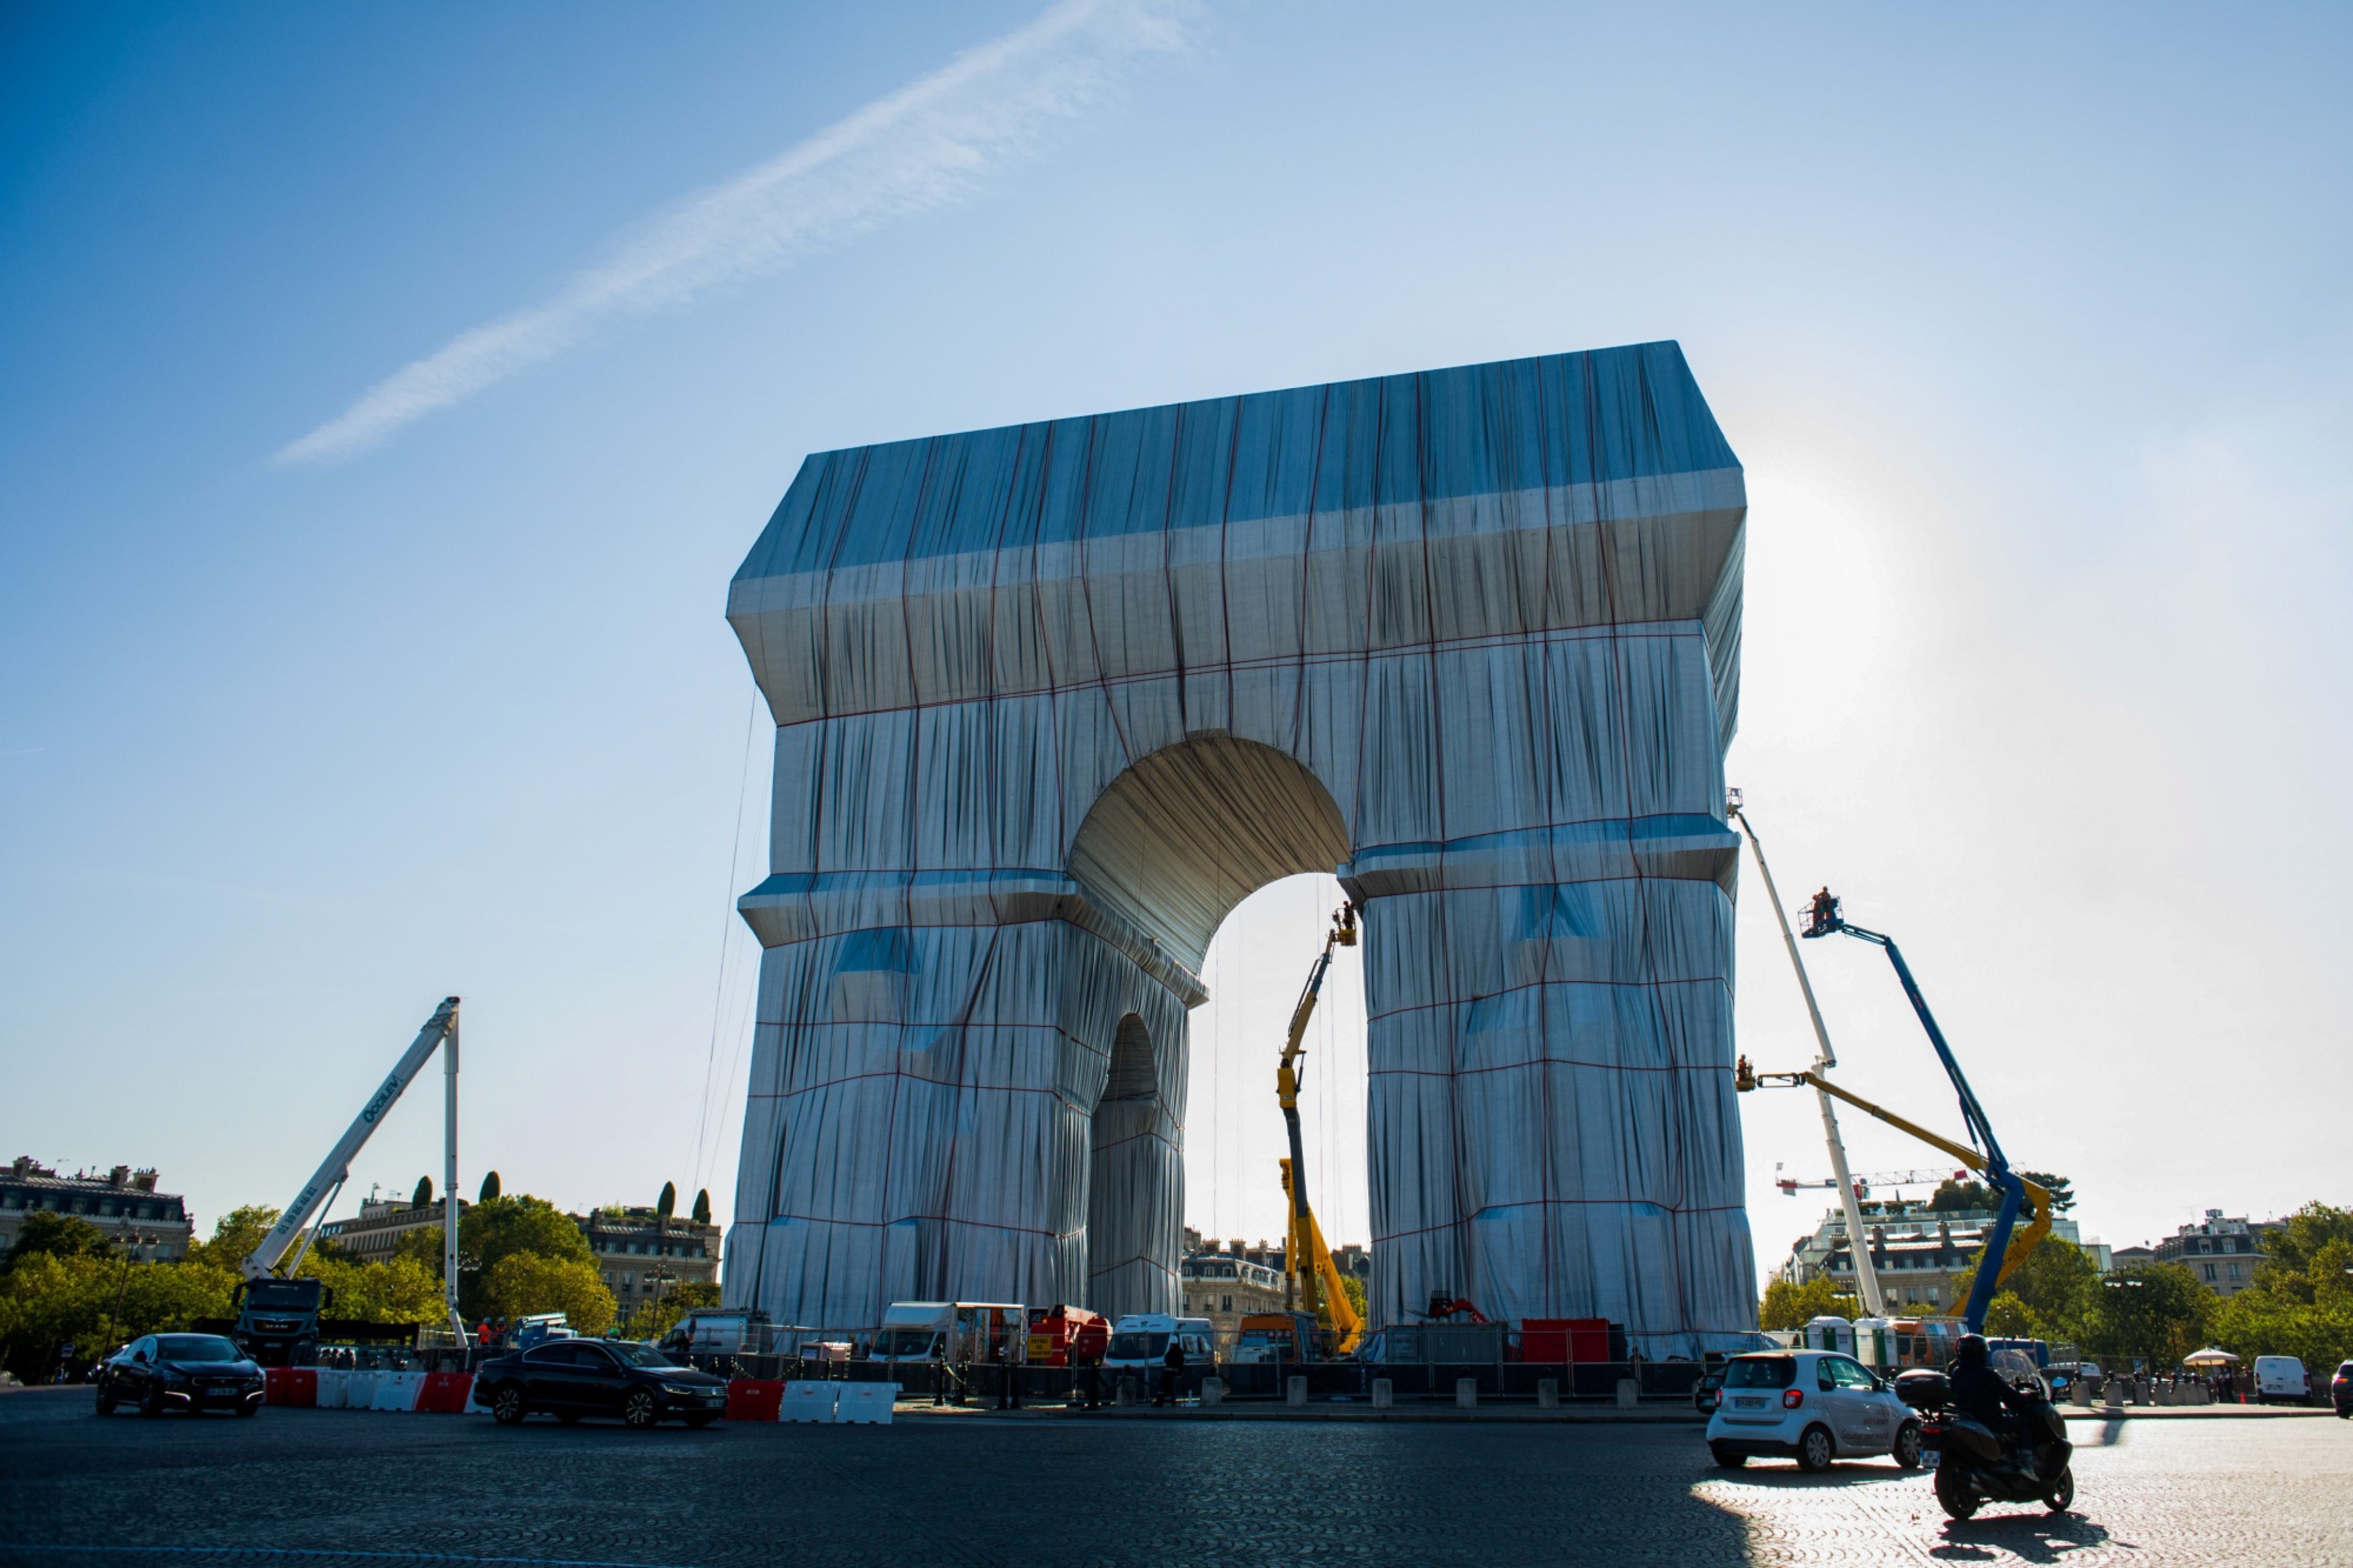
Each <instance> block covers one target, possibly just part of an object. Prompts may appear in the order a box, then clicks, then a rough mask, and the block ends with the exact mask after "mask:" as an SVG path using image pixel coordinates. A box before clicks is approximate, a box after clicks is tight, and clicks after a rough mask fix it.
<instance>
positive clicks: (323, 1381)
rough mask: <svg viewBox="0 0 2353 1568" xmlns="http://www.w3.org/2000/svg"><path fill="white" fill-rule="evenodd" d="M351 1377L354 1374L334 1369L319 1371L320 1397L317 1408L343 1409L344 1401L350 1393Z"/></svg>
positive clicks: (328, 1368) (325, 1367) (325, 1368)
mask: <svg viewBox="0 0 2353 1568" xmlns="http://www.w3.org/2000/svg"><path fill="white" fill-rule="evenodd" d="M351 1375H352V1374H351V1373H347V1372H341V1371H338V1370H337V1369H335V1368H333V1367H328V1366H322V1367H321V1368H320V1369H319V1397H318V1400H317V1408H319V1409H321V1410H341V1409H343V1399H344V1397H345V1395H346V1394H347V1393H348V1391H349V1379H350V1377H351Z"/></svg>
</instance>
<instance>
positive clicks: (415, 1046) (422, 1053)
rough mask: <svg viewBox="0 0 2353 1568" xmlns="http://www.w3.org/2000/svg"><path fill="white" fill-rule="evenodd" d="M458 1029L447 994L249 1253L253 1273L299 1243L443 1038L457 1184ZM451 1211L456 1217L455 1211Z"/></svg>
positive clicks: (261, 1275)
mask: <svg viewBox="0 0 2353 1568" xmlns="http://www.w3.org/2000/svg"><path fill="white" fill-rule="evenodd" d="M457 1032H458V999H457V998H456V997H455V996H450V997H445V998H444V999H443V1000H442V1003H441V1005H440V1006H438V1007H436V1008H435V1009H434V1010H433V1016H432V1017H430V1018H428V1019H427V1020H426V1024H425V1027H424V1028H422V1029H420V1030H418V1031H417V1038H416V1040H415V1041H414V1042H413V1043H412V1044H411V1045H410V1046H409V1047H408V1049H407V1050H406V1052H404V1053H403V1054H402V1056H401V1058H400V1060H399V1062H398V1063H396V1065H395V1066H394V1068H393V1069H392V1072H391V1075H390V1076H389V1077H387V1078H386V1079H385V1080H384V1082H383V1083H382V1084H381V1085H380V1086H378V1087H377V1089H376V1091H375V1093H374V1094H372V1095H370V1096H368V1101H367V1103H366V1104H365V1105H364V1106H362V1107H360V1113H359V1115H358V1116H357V1117H355V1118H353V1121H352V1124H351V1126H350V1127H349V1128H347V1129H345V1131H344V1132H343V1137H342V1138H340V1139H338V1140H336V1142H335V1146H334V1148H333V1150H332V1151H331V1152H329V1153H328V1155H327V1157H326V1159H325V1160H324V1161H323V1162H322V1163H320V1166H319V1168H318V1170H317V1171H316V1172H314V1173H312V1174H311V1179H310V1180H309V1181H308V1182H306V1183H304V1184H303V1185H302V1190H301V1192H299V1193H297V1194H294V1201H293V1202H292V1203H290V1204H288V1205H286V1212H285V1213H283V1214H281V1215H279V1216H278V1223H277V1224H276V1225H273V1226H270V1227H269V1234H268V1235H267V1236H264V1237H262V1238H261V1245H260V1246H259V1247H255V1248H254V1249H253V1250H252V1251H251V1252H249V1253H248V1254H247V1255H246V1258H245V1264H244V1269H245V1277H246V1278H247V1279H266V1278H268V1277H269V1274H270V1273H271V1272H272V1271H273V1270H274V1269H276V1268H277V1267H278V1261H279V1259H280V1258H284V1257H285V1256H286V1252H287V1249H288V1248H289V1247H292V1246H293V1245H294V1242H295V1238H296V1237H300V1236H301V1234H302V1233H303V1231H304V1229H305V1228H306V1227H307V1226H309V1225H310V1223H311V1219H312V1218H313V1217H314V1216H315V1215H317V1214H318V1213H319V1211H320V1209H321V1208H322V1207H324V1206H325V1205H326V1203H327V1199H328V1196H329V1194H331V1193H332V1192H333V1190H334V1189H335V1188H336V1187H338V1186H340V1185H341V1184H343V1180H344V1178H346V1177H347V1176H349V1175H350V1174H351V1165H352V1161H353V1157H355V1156H356V1155H357V1154H358V1153H359V1152H360V1150H361V1148H362V1147H363V1146H364V1144H365V1143H366V1142H367V1141H368V1140H369V1139H370V1138H371V1137H373V1136H375V1130H376V1128H377V1127H379V1126H380V1125H382V1124H383V1121H384V1118H385V1112H387V1111H389V1110H391V1109H392V1108H393V1106H394V1105H395V1104H396V1103H397V1102H398V1101H399V1100H400V1096H401V1093H402V1091H403V1090H405V1089H407V1088H408V1085H409V1081H410V1080H411V1079H414V1078H416V1077H417V1074H418V1073H419V1072H421V1071H423V1070H424V1068H425V1064H426V1063H427V1062H428V1061H430V1060H432V1059H433V1052H434V1050H435V1048H436V1047H438V1046H439V1045H440V1044H441V1042H442V1041H444V1040H448V1041H449V1042H450V1049H451V1063H450V1065H451V1068H452V1071H451V1089H450V1102H451V1103H450V1107H449V1120H450V1128H449V1131H450V1133H451V1135H452V1149H451V1154H452V1156H453V1157H452V1160H451V1162H450V1169H448V1171H447V1172H446V1174H447V1175H448V1179H449V1184H450V1185H451V1186H452V1187H453V1188H454V1187H455V1186H456V1184H457V1181H456V1171H455V1168H454V1167H455V1160H454V1155H455V1147H454V1139H455V1134H456V1132H457V1125H456V1122H457V1106H456V1088H455V1084H456V1074H455V1066H456V1039H455V1037H456V1035H457ZM444 1201H445V1202H448V1203H450V1204H451V1206H452V1207H454V1206H455V1205H454V1195H452V1196H450V1197H447V1198H445V1200H444ZM452 1217H453V1218H454V1215H453V1216H452ZM456 1235H457V1232H456V1231H455V1230H454V1229H452V1230H450V1232H449V1237H448V1238H449V1239H452V1240H454V1238H455V1237H456Z"/></svg>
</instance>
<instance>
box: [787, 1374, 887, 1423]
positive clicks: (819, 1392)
mask: <svg viewBox="0 0 2353 1568" xmlns="http://www.w3.org/2000/svg"><path fill="white" fill-rule="evenodd" d="M843 1386H844V1385H843V1384H839V1383H818V1382H805V1381H802V1380H799V1379H795V1380H794V1381H793V1382H790V1383H787V1384H785V1398H784V1403H783V1404H782V1405H779V1406H778V1407H777V1410H776V1419H777V1420H779V1421H839V1419H841V1417H840V1416H839V1415H837V1414H836V1409H835V1407H836V1404H837V1402H838V1400H839V1390H840V1389H841V1388H842V1387H843ZM893 1386H894V1387H895V1386H896V1385H895V1384H894V1385H893Z"/></svg>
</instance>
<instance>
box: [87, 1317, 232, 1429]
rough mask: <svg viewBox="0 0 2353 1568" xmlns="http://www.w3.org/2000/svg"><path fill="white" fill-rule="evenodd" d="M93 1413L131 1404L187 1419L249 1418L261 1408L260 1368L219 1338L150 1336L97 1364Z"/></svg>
mask: <svg viewBox="0 0 2353 1568" xmlns="http://www.w3.org/2000/svg"><path fill="white" fill-rule="evenodd" d="M90 1381H91V1382H93V1383H95V1384H98V1413H99V1414H100V1415H113V1414H114V1407H115V1406H116V1405H137V1406H138V1407H139V1408H140V1410H141V1411H142V1413H143V1414H145V1415H163V1414H164V1412H165V1411H167V1410H185V1411H187V1412H188V1413H190V1414H191V1415H197V1414H201V1413H202V1412H204V1411H206V1410H234V1411H236V1412H237V1414H238V1415H252V1414H253V1413H254V1412H255V1411H257V1410H259V1409H260V1408H261V1397H262V1394H263V1392H264V1383H263V1378H262V1375H261V1368H260V1367H259V1366H257V1365H255V1364H254V1363H253V1362H252V1360H251V1359H250V1358H248V1356H247V1355H246V1353H245V1352H243V1351H241V1350H239V1349H237V1346H236V1345H234V1344H232V1343H230V1342H228V1341H227V1340H225V1339H223V1338H221V1336H220V1335H218V1334H149V1335H147V1336H146V1337H144V1338H143V1339H136V1340H133V1341H132V1342H130V1343H129V1344H127V1345H125V1346H123V1347H122V1348H121V1350H119V1351H117V1352H114V1353H113V1354H112V1355H111V1356H109V1357H107V1358H106V1359H105V1360H104V1361H102V1362H100V1363H98V1371H97V1373H96V1374H95V1375H94V1376H93V1377H92V1378H91V1379H90Z"/></svg>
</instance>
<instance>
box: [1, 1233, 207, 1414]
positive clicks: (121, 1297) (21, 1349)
mask: <svg viewBox="0 0 2353 1568" xmlns="http://www.w3.org/2000/svg"><path fill="white" fill-rule="evenodd" d="M236 1282H237V1281H236V1276H235V1275H233V1274H231V1273H228V1272H227V1271H225V1270H222V1269H217V1268H206V1267H205V1266H204V1265H202V1264H194V1265H191V1264H185V1263H137V1262H133V1261H132V1259H131V1258H129V1257H127V1256H124V1255H121V1254H107V1253H77V1254H73V1255H71V1256H64V1257H61V1256H58V1255H57V1254H54V1253H36V1254H33V1255H31V1256H29V1257H26V1258H24V1259H22V1260H21V1262H20V1263H19V1264H18V1266H17V1267H16V1268H12V1269H10V1270H9V1271H8V1272H7V1274H6V1275H5V1277H0V1360H5V1363H6V1365H7V1367H8V1369H9V1370H10V1371H11V1372H13V1373H16V1375H17V1376H18V1377H19V1378H21V1379H23V1380H25V1381H26V1382H27V1383H30V1382H33V1381H35V1380H36V1379H40V1378H46V1377H47V1375H48V1374H49V1373H52V1372H54V1371H55V1370H56V1368H57V1364H58V1356H59V1354H60V1353H61V1351H62V1347H63V1346H65V1345H66V1344H68V1343H71V1344H72V1345H73V1347H74V1359H75V1360H76V1361H79V1362H87V1361H90V1360H91V1359H93V1358H95V1357H97V1356H100V1355H102V1354H104V1353H106V1352H109V1351H111V1350H112V1349H113V1348H114V1347H115V1346H117V1345H119V1344H121V1343H122V1342H125V1341H127V1340H132V1339H136V1338H137V1337H138V1336H139V1335H141V1334H151V1333H155V1332H158V1331H165V1330H173V1329H185V1328H188V1327H190V1326H191V1325H192V1324H194V1323H195V1321H197V1320H199V1319H203V1318H226V1317H227V1316H228V1315H229V1292H230V1291H231V1289H234V1288H235V1285H236Z"/></svg>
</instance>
